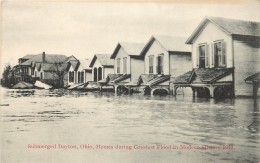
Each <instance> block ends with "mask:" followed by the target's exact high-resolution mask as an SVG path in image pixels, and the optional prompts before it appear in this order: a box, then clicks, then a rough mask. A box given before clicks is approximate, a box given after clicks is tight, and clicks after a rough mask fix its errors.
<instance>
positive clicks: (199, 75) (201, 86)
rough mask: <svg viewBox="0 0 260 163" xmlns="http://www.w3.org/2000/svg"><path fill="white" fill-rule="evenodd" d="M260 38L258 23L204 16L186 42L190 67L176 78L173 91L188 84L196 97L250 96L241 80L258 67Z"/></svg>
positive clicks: (248, 86) (257, 69) (246, 86)
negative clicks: (190, 58)
mask: <svg viewBox="0 0 260 163" xmlns="http://www.w3.org/2000/svg"><path fill="white" fill-rule="evenodd" d="M259 38H260V23H259V22H250V21H242V20H234V19H227V18H219V17H206V18H204V19H203V20H202V22H201V23H200V24H199V26H198V27H197V28H196V29H195V31H194V32H193V33H192V34H191V36H190V37H189V38H188V40H187V41H186V43H187V44H191V45H192V68H193V69H192V70H191V71H189V72H187V73H184V74H183V75H181V76H179V77H177V78H176V79H175V81H174V82H173V84H174V87H175V89H174V90H176V89H177V88H178V87H186V86H189V87H191V88H192V90H193V92H194V95H195V94H197V95H198V96H210V97H225V96H240V95H246V96H248V95H252V85H249V84H246V82H245V80H244V79H245V78H246V77H248V76H249V75H253V74H255V73H256V72H258V71H259V69H260V67H259V65H260V55H259V47H260V41H259V40H260V39H259ZM174 92H175V91H174Z"/></svg>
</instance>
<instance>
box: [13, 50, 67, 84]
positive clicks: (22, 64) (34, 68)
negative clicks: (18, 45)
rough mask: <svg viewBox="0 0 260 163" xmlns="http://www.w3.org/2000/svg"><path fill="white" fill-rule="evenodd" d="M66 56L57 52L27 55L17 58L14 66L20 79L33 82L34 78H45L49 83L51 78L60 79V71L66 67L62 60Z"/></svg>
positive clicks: (64, 59)
mask: <svg viewBox="0 0 260 163" xmlns="http://www.w3.org/2000/svg"><path fill="white" fill-rule="evenodd" d="M66 59H67V57H66V56H65V55H58V54H45V52H43V53H42V54H38V55H27V56H25V57H22V58H20V59H19V65H17V66H16V69H17V71H18V72H19V73H18V74H17V76H18V77H20V79H21V81H28V82H33V81H34V80H36V79H40V80H46V81H47V82H48V84H50V82H51V80H60V76H61V72H63V71H64V70H65V69H66V65H65V64H64V62H65V61H66Z"/></svg>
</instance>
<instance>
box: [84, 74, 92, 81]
mask: <svg viewBox="0 0 260 163" xmlns="http://www.w3.org/2000/svg"><path fill="white" fill-rule="evenodd" d="M85 75H86V78H85V82H88V81H91V79H92V73H91V72H86V73H85Z"/></svg>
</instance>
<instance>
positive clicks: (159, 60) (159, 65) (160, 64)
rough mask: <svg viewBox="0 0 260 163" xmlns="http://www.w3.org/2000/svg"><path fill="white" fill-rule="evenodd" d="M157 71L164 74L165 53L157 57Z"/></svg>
mask: <svg viewBox="0 0 260 163" xmlns="http://www.w3.org/2000/svg"><path fill="white" fill-rule="evenodd" d="M157 73H158V74H163V55H159V56H158V58H157Z"/></svg>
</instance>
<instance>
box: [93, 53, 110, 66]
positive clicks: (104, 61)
mask: <svg viewBox="0 0 260 163" xmlns="http://www.w3.org/2000/svg"><path fill="white" fill-rule="evenodd" d="M96 60H98V61H99V62H100V64H101V65H102V66H104V67H114V60H113V59H110V55H109V54H95V55H94V57H93V58H92V60H91V62H90V65H89V67H93V65H94V63H95V62H96Z"/></svg>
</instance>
